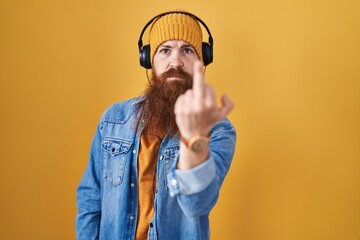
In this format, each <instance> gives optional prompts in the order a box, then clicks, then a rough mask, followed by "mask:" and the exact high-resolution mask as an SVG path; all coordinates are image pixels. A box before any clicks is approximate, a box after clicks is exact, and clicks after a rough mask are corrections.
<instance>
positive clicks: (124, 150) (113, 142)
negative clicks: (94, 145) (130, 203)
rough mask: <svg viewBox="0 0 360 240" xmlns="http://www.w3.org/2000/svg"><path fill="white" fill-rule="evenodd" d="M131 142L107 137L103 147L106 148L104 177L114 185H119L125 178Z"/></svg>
mask: <svg viewBox="0 0 360 240" xmlns="http://www.w3.org/2000/svg"><path fill="white" fill-rule="evenodd" d="M131 144H132V143H131V142H129V141H126V140H123V139H115V138H105V139H104V141H103V142H102V145H101V147H102V148H103V149H104V161H103V177H104V179H105V180H106V181H108V182H109V183H110V184H112V185H113V186H118V185H119V184H120V183H121V182H122V180H123V178H124V170H125V165H126V161H127V159H128V158H129V157H130V156H129V150H130V148H131Z"/></svg>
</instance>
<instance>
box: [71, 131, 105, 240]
mask: <svg viewBox="0 0 360 240" xmlns="http://www.w3.org/2000/svg"><path fill="white" fill-rule="evenodd" d="M100 128H101V127H100V124H99V126H98V128H97V130H96V133H95V136H94V138H93V142H92V145H91V151H90V159H89V162H88V165H87V167H86V170H85V173H84V175H83V177H82V179H81V182H80V184H79V186H78V188H77V192H76V193H77V209H78V213H77V216H76V239H78V240H90V239H98V238H99V232H100V219H101V186H100V181H101V172H102V164H101V160H100V159H101V158H100V152H101V151H100V148H101V134H100Z"/></svg>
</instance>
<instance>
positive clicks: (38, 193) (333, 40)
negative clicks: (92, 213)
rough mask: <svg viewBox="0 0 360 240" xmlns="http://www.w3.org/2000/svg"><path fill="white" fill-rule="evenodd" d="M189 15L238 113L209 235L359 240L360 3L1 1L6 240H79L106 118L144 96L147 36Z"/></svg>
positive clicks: (1, 200)
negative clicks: (83, 197)
mask: <svg viewBox="0 0 360 240" xmlns="http://www.w3.org/2000/svg"><path fill="white" fill-rule="evenodd" d="M179 7H180V8H182V9H186V10H189V11H191V12H193V13H195V14H196V15H198V16H199V17H200V18H202V19H203V20H204V21H205V22H206V23H207V25H208V26H209V28H210V29H211V31H212V34H213V36H214V42H215V49H214V56H215V61H214V64H212V65H210V66H209V67H208V68H207V73H206V78H207V81H208V82H209V83H211V84H212V85H213V86H214V87H215V89H216V90H217V93H218V95H220V94H222V93H228V94H229V96H230V97H231V98H232V99H233V100H234V102H235V105H236V107H235V109H234V111H233V112H232V113H231V114H230V116H229V118H230V119H231V121H232V122H233V123H234V125H235V127H236V129H237V132H238V142H237V149H236V154H235V157H234V161H233V164H232V167H231V171H230V173H229V174H228V176H227V178H226V180H225V183H224V186H223V188H222V190H221V195H220V199H219V201H218V204H217V205H216V207H215V209H214V210H213V212H212V214H211V236H212V237H211V238H212V239H218V240H222V239H244V240H297V239H299V240H302V239H309V240H310V239H311V240H322V239H324V240H325V239H326V240H332V239H334V240H335V239H338V240H359V239H360V174H359V172H360V171H359V170H360V127H359V123H360V94H359V93H360V68H359V67H360V2H359V1H358V0H345V1H331V0H330V1H325V0H317V1H310V0H305V1H304V0H294V1H287V0H273V1H266V0H241V1H237V0H231V1H226V0H224V1H212V0H209V1H202V0H195V1H190V0H182V1H180V0H174V1H165V0H153V1H145V0H144V1H122V0H117V1H115V0H104V1H93V0H86V1H84V0H83V1H81V0H71V1H70V0H65V1H45V0H32V1H25V0H23V1H21V0H1V1H0V113H1V118H0V132H1V139H0V141H1V142H0V159H1V165H0V191H1V192H0V194H1V195H0V239H75V233H74V221H75V214H76V207H75V190H76V187H77V184H78V183H79V181H80V178H81V176H82V174H83V171H84V169H85V166H86V164H87V160H88V152H89V147H90V142H91V139H92V136H93V133H94V130H95V128H96V124H97V122H98V120H99V118H100V115H101V113H102V112H103V111H104V109H105V108H106V107H107V106H109V105H110V104H111V103H114V102H116V101H120V100H124V99H127V98H129V97H133V96H136V95H139V94H141V93H142V91H143V89H144V87H145V85H146V84H147V79H146V75H145V70H144V69H142V68H141V67H140V66H139V63H138V62H139V59H138V49H137V41H138V37H139V33H140V31H141V29H142V27H143V26H144V25H145V23H146V22H147V21H148V20H149V19H150V18H152V17H153V16H154V15H156V14H157V13H160V12H163V11H166V10H169V9H175V8H179ZM206 38H207V37H206ZM144 40H145V42H146V40H147V35H146V37H145V39H144Z"/></svg>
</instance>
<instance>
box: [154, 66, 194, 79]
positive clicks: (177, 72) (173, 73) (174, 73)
mask: <svg viewBox="0 0 360 240" xmlns="http://www.w3.org/2000/svg"><path fill="white" fill-rule="evenodd" d="M170 77H177V78H181V79H184V80H187V81H192V76H191V75H190V74H189V73H187V72H185V71H184V70H183V69H182V68H170V69H169V70H168V71H166V72H164V73H163V74H161V76H160V79H161V80H166V79H167V78H170Z"/></svg>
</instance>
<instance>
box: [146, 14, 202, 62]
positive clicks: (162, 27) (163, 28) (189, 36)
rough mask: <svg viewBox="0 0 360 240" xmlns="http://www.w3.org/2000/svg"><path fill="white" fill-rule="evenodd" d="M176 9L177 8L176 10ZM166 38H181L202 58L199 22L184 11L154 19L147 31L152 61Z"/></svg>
mask: <svg viewBox="0 0 360 240" xmlns="http://www.w3.org/2000/svg"><path fill="white" fill-rule="evenodd" d="M176 11H178V10H176ZM168 40H182V41H185V42H188V43H190V44H191V45H192V46H193V47H194V48H195V51H196V53H197V55H198V56H199V59H200V60H202V32H201V27H200V25H199V23H198V22H197V21H196V19H194V18H193V17H191V16H189V15H186V12H184V13H171V11H170V12H169V14H166V15H164V16H162V17H160V18H158V19H156V20H155V21H154V23H153V25H152V26H151V29H150V33H149V43H150V51H151V52H150V59H151V62H153V58H154V55H155V53H156V50H157V49H158V47H159V46H160V45H161V44H162V43H164V42H166V41H168Z"/></svg>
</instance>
